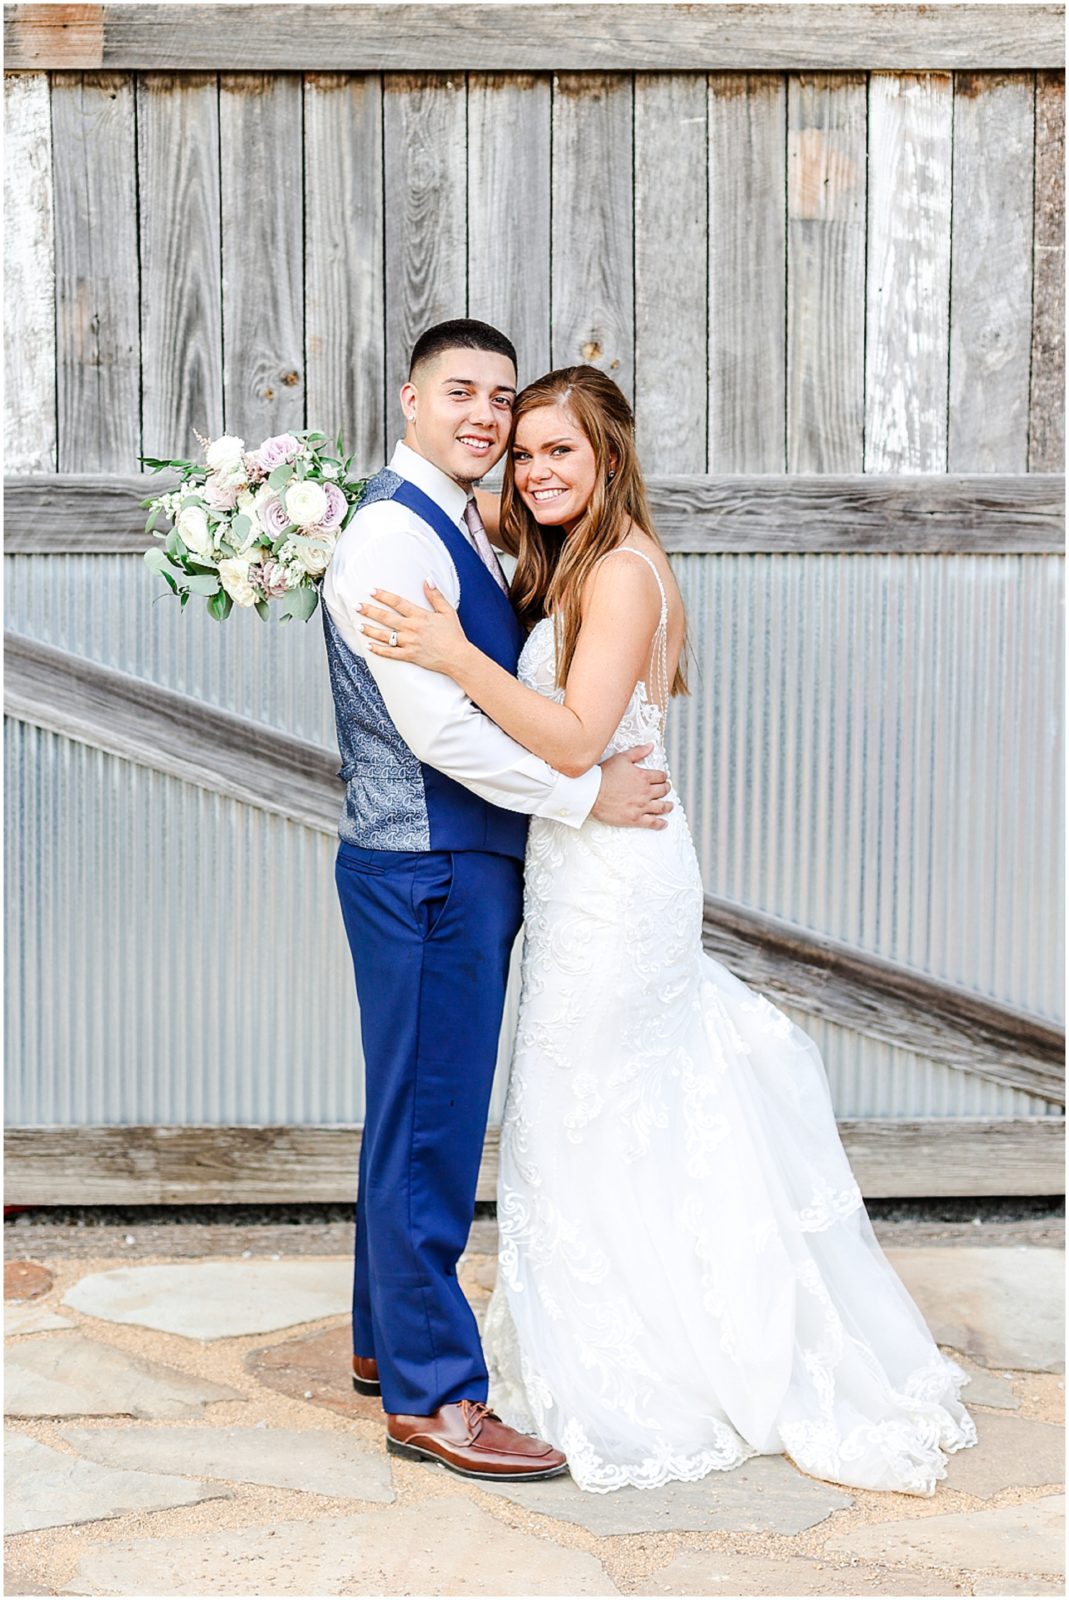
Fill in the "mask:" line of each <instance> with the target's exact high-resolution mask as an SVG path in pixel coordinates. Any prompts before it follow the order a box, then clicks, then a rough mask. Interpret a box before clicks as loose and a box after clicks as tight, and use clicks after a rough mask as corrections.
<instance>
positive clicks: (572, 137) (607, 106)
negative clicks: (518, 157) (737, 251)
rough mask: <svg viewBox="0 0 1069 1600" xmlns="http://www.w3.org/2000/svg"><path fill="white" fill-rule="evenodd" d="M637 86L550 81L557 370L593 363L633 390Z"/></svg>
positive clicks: (614, 81)
mask: <svg viewBox="0 0 1069 1600" xmlns="http://www.w3.org/2000/svg"><path fill="white" fill-rule="evenodd" d="M631 163H632V83H631V79H630V77H629V76H625V75H624V74H623V73H617V72H596V73H595V72H592V73H586V72H569V73H561V74H559V76H557V77H556V78H554V80H553V224H552V227H553V365H554V367H565V366H572V365H574V364H575V363H578V362H587V363H589V364H590V365H591V366H594V367H600V368H601V369H602V371H604V372H607V373H608V374H609V376H610V377H611V378H612V379H613V380H614V381H615V382H616V383H618V384H619V386H620V388H621V389H622V390H623V391H624V393H625V394H626V395H627V397H628V399H629V400H631V401H633V400H634V387H635V280H634V272H633V269H632V261H633V248H634V245H633V240H634V204H633V202H634V194H633V186H632V176H631Z"/></svg>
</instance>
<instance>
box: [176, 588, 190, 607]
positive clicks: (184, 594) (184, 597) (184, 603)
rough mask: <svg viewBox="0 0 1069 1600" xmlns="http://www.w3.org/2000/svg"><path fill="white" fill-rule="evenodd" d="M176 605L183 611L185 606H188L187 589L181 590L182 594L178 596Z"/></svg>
mask: <svg viewBox="0 0 1069 1600" xmlns="http://www.w3.org/2000/svg"><path fill="white" fill-rule="evenodd" d="M178 604H179V605H180V606H181V608H182V610H183V611H184V610H185V609H186V606H187V605H188V604H189V590H188V589H183V590H182V593H181V594H180V595H179V596H178Z"/></svg>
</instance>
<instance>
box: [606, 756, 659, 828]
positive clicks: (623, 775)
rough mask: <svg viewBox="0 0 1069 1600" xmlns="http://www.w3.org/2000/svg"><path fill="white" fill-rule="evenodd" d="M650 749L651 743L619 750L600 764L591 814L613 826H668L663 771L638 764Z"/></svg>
mask: <svg viewBox="0 0 1069 1600" xmlns="http://www.w3.org/2000/svg"><path fill="white" fill-rule="evenodd" d="M652 749H653V746H652V745H651V744H640V745H636V746H635V748H634V749H633V750H621V752H620V754H619V755H616V756H610V757H609V759H608V760H607V761H603V762H602V763H601V788H600V789H599V790H598V798H597V800H596V801H595V803H594V807H593V809H592V810H591V813H590V815H591V816H592V817H596V818H597V820H598V821H599V822H607V823H608V824H609V826H610V827H613V828H667V826H668V823H667V822H666V821H665V814H666V813H667V812H669V811H671V809H672V802H671V801H670V800H666V799H665V795H666V794H667V793H668V789H669V783H668V774H667V773H666V772H652V771H650V770H649V769H647V768H646V767H640V766H639V765H638V762H640V761H644V760H645V758H646V757H647V756H648V755H649V753H650V751H651V750H652Z"/></svg>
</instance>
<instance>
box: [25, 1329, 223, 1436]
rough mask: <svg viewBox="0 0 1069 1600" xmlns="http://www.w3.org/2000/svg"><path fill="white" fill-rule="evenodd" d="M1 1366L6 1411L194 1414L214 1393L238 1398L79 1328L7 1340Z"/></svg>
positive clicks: (217, 1385)
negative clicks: (88, 1336) (14, 1342)
mask: <svg viewBox="0 0 1069 1600" xmlns="http://www.w3.org/2000/svg"><path fill="white" fill-rule="evenodd" d="M6 1369H7V1370H6V1383H5V1388H4V1410H5V1413H6V1415H7V1416H9V1417H149V1418H177V1417H196V1416H199V1415H200V1414H201V1411H202V1409H203V1407H204V1406H206V1405H209V1404H211V1403H212V1402H213V1401H215V1400H244V1398H245V1396H244V1395H243V1394H240V1393H239V1392H238V1390H236V1389H229V1388H227V1387H226V1386H225V1385H224V1384H221V1383H211V1382H209V1380H208V1379H207V1378H192V1377H190V1376H188V1374H187V1373H184V1372H178V1371H176V1370H175V1368H174V1367H165V1366H164V1365H163V1364H162V1363H161V1362H158V1361H141V1360H139V1359H138V1358H137V1357H135V1356H130V1355H127V1354H126V1352H125V1351H124V1350H116V1349H115V1348H114V1347H113V1346H111V1345H107V1344H98V1343H96V1342H95V1341H94V1340H92V1339H86V1338H84V1337H83V1336H82V1335H81V1334H80V1333H57V1334H54V1335H51V1336H50V1337H49V1338H47V1339H34V1340H27V1341H26V1343H24V1344H17V1345H12V1346H11V1348H10V1349H9V1350H8V1352H7V1363H6Z"/></svg>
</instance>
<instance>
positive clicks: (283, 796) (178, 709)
mask: <svg viewBox="0 0 1069 1600" xmlns="http://www.w3.org/2000/svg"><path fill="white" fill-rule="evenodd" d="M317 625H318V619H317V618H313V619H312V621H311V622H309V623H308V624H307V626H309V627H316V626H317ZM288 626H289V627H300V626H301V624H300V623H296V622H291V623H289V624H288ZM4 662H5V672H4V710H5V711H6V712H7V714H8V715H9V716H13V717H18V718H19V719H20V721H22V722H30V723H32V724H33V725H34V726H35V727H38V728H47V729H48V730H49V732H51V733H59V734H62V735H63V736H64V737H65V738H68V739H74V740H76V741H77V742H78V743H79V744H87V745H90V746H92V748H93V749H96V750H105V751H107V753H108V754H109V755H114V756H120V757H122V758H123V759H124V760H127V761H135V762H137V763H138V764H139V765H140V766H145V767H151V768H152V770H153V771H155V772H163V773H166V774H167V775H168V776H169V777H174V778H181V779H183V780H185V781H186V782H187V783H195V784H198V785H199V786H200V787H201V788H203V789H210V790H213V791H214V792H215V793H217V794H223V795H226V796H227V797H228V798H230V799H233V800H243V801H245V802H246V804H248V805H254V806H258V807H260V809H261V810H264V811H273V812H276V813H278V814H279V815H280V816H284V817H287V818H289V819H290V820H291V821H293V822H300V823H303V824H304V825H305V826H306V827H310V828H316V829H318V830H320V831H321V832H324V833H335V832H336V831H337V826H338V817H339V815H340V814H341V806H342V796H343V789H342V785H341V783H340V781H339V780H338V778H337V776H336V774H337V770H338V757H337V755H336V754H335V753H334V752H333V751H330V750H324V749H322V748H321V747H320V746H319V745H313V744H307V743H305V742H304V741H303V740H301V739H295V738H293V737H292V735H290V734H285V733H278V732H276V731H275V730H274V729H272V728H265V727H264V726H263V725H262V724H260V723H256V722H250V721H248V720H246V719H245V718H244V717H237V716H234V715H232V714H231V713H230V712H227V711H219V710H216V709H215V708H214V707H212V706H208V705H205V704H204V702H203V701H201V700H196V699H194V698H193V697H192V696H190V695H184V694H178V693H176V692H175V691H174V690H173V689H164V688H161V687H160V685H159V684H155V683H150V682H149V681H148V680H147V679H144V678H135V677H133V676H132V675H130V674H129V673H125V672H116V671H114V670H113V669H112V668H110V667H102V666H100V665H98V664H97V663H96V662H93V661H87V660H86V659H85V658H84V657H82V656H76V655H72V654H70V653H69V652H67V651H65V650H56V649H54V648H53V647H52V646H50V645H44V644H39V643H37V641H36V640H32V639H26V638H23V637H22V636H21V635H19V634H14V633H7V634H5V635H4Z"/></svg>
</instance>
